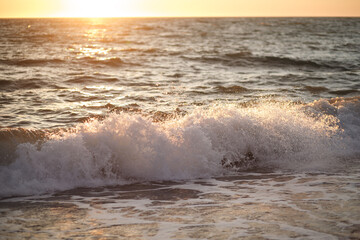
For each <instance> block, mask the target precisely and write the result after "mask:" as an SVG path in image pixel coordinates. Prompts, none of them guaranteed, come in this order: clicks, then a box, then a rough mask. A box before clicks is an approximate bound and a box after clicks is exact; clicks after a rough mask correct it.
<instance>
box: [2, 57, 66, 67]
mask: <svg viewBox="0 0 360 240" xmlns="http://www.w3.org/2000/svg"><path fill="white" fill-rule="evenodd" d="M63 63H65V61H64V60H61V59H56V58H55V59H0V64H2V65H11V66H21V67H33V66H43V65H58V64H63Z"/></svg>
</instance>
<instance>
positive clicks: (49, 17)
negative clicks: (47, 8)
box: [0, 15, 360, 19]
mask: <svg viewBox="0 0 360 240" xmlns="http://www.w3.org/2000/svg"><path fill="white" fill-rule="evenodd" d="M59 18H69V19H70V18H72V19H74V18H77V19H91V18H103V19H106V18H107V19H111V18H123V19H125V18H360V15H359V16H342V15H339V16H301V15H299V16H276V15H274V16H124V17H121V16H119V17H75V16H74V17H71V16H67V17H65V16H57V17H51V16H48V17H0V19H59Z"/></svg>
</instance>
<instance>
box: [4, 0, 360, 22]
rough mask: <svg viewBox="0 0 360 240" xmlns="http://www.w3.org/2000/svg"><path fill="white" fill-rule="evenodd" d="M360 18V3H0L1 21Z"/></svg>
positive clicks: (36, 0)
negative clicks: (37, 19)
mask: <svg viewBox="0 0 360 240" xmlns="http://www.w3.org/2000/svg"><path fill="white" fill-rule="evenodd" d="M207 16H210V17H211V16H214V17H230V16H233V17H237V16H239V17H241V16H244V17H246V16H264V17H267V16H280V17H281V16H319V17H322V16H360V0H301V1H300V0H0V17H1V18H13V17H20V18H27V17H207Z"/></svg>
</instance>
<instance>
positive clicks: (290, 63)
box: [184, 51, 357, 71]
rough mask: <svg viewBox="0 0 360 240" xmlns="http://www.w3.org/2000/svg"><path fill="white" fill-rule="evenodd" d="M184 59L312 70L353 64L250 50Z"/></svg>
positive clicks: (343, 67)
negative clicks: (261, 53)
mask: <svg viewBox="0 0 360 240" xmlns="http://www.w3.org/2000/svg"><path fill="white" fill-rule="evenodd" d="M184 58H186V59H190V60H194V61H201V62H205V63H211V64H217V63H221V64H224V65H228V66H239V67H258V66H261V67H276V68H284V67H285V68H289V67H291V68H307V69H313V70H321V69H323V70H332V71H348V70H351V69H354V68H357V67H356V66H355V65H354V66H343V65H342V64H341V63H338V62H331V61H329V62H324V61H320V60H304V59H296V58H290V57H281V56H257V55H253V54H252V53H251V52H247V51H245V52H236V53H227V54H224V55H219V56H207V55H205V56H202V57H184Z"/></svg>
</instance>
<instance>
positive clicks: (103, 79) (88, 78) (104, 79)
mask: <svg viewBox="0 0 360 240" xmlns="http://www.w3.org/2000/svg"><path fill="white" fill-rule="evenodd" d="M117 81H119V79H118V78H116V77H94V76H81V77H75V78H72V79H69V80H67V81H66V82H68V83H89V82H93V83H99V82H107V83H113V82H117Z"/></svg>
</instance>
